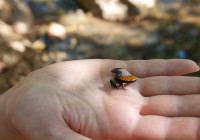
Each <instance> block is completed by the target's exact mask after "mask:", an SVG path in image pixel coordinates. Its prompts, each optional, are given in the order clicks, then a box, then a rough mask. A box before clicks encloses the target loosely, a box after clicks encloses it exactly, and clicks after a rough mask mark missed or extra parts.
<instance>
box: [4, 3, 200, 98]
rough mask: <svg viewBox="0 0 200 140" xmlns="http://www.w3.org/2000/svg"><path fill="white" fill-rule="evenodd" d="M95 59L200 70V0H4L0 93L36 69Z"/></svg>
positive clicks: (197, 74)
mask: <svg viewBox="0 0 200 140" xmlns="http://www.w3.org/2000/svg"><path fill="white" fill-rule="evenodd" d="M94 58H101V59H120V60H130V59H158V58H162V59H169V58H180V59H184V58H188V59H192V60H194V61H195V62H197V63H198V64H199V65H200V0H0V94H1V93H3V92H5V91H6V90H7V89H9V88H10V87H12V86H14V85H16V84H17V83H18V82H19V81H20V80H21V79H23V78H24V77H25V76H26V75H27V74H28V73H30V72H31V71H33V70H35V69H39V68H41V67H44V66H46V65H49V64H52V63H56V62H61V61H69V60H76V59H94ZM177 67H178V66H177ZM193 75H196V76H199V75H200V74H199V73H198V72H197V73H195V74H193Z"/></svg>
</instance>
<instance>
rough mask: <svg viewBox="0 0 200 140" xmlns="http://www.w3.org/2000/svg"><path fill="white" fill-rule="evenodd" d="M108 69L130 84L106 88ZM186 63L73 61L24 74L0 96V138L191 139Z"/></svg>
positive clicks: (193, 122) (195, 99) (193, 116)
mask: <svg viewBox="0 0 200 140" xmlns="http://www.w3.org/2000/svg"><path fill="white" fill-rule="evenodd" d="M116 67H123V68H126V69H127V70H128V71H129V72H130V73H131V74H133V75H134V76H136V77H137V81H136V82H134V83H132V84H129V85H127V86H126V87H125V89H122V88H119V89H115V88H113V87H111V85H110V82H109V81H110V80H111V79H113V78H114V76H115V74H113V73H111V70H112V69H113V68H116ZM198 70H199V67H198V66H197V65H196V63H195V62H193V61H191V60H177V59H173V60H146V61H145V60H132V61H118V60H76V61H68V62H62V63H57V64H53V65H49V66H47V67H45V68H42V69H39V70H36V71H34V72H32V73H30V74H29V75H28V76H27V77H26V78H25V79H23V80H22V81H21V82H20V83H19V84H18V85H16V86H15V87H13V88H11V89H10V90H8V91H7V92H6V93H4V94H3V95H1V96H0V105H1V106H0V107H1V108H0V114H1V116H0V119H1V120H3V121H2V123H1V124H0V139H2V140H13V139H15V140H29V139H30V140H44V139H45V140H90V139H94V140H108V139H109V140H199V139H200V121H199V116H200V102H199V100H200V95H199V93H200V79H199V78H198V77H186V76H178V75H182V74H186V73H192V72H195V71H198Z"/></svg>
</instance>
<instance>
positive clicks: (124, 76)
mask: <svg viewBox="0 0 200 140" xmlns="http://www.w3.org/2000/svg"><path fill="white" fill-rule="evenodd" d="M111 72H112V73H116V75H115V78H114V81H113V80H110V84H111V86H112V87H114V88H119V87H120V86H122V88H123V89H124V87H125V85H128V84H130V83H133V82H135V81H136V80H137V79H136V77H134V76H133V75H131V74H130V73H129V72H128V71H127V70H126V69H124V68H114V69H112V70H111Z"/></svg>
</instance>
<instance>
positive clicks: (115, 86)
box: [110, 79, 120, 88]
mask: <svg viewBox="0 0 200 140" xmlns="http://www.w3.org/2000/svg"><path fill="white" fill-rule="evenodd" d="M110 84H111V86H112V87H114V88H118V87H119V86H120V85H119V82H118V81H117V80H116V79H114V81H113V80H110Z"/></svg>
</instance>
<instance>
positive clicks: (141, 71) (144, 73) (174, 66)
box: [127, 59, 199, 78]
mask: <svg viewBox="0 0 200 140" xmlns="http://www.w3.org/2000/svg"><path fill="white" fill-rule="evenodd" d="M127 64H128V66H127V67H128V70H129V71H130V72H131V73H132V74H134V75H135V76H136V77H139V78H144V77H150V76H174V75H183V74H188V73H192V72H196V71H199V66H198V65H197V64H196V63H195V62H194V61H192V60H188V59H169V60H163V59H156V60H131V61H128V62H127Z"/></svg>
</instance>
